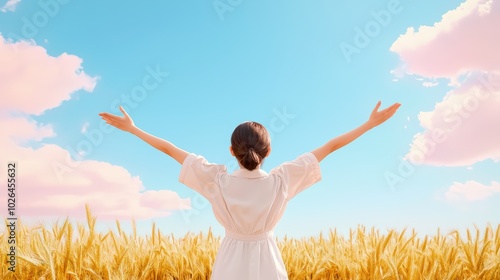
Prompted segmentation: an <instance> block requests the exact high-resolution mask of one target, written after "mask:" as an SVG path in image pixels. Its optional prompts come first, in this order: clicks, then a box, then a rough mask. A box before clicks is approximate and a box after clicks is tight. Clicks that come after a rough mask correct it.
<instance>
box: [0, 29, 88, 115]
mask: <svg viewBox="0 0 500 280" xmlns="http://www.w3.org/2000/svg"><path fill="white" fill-rule="evenodd" d="M81 64H82V59H81V58H79V57H77V56H74V55H69V54H67V53H63V54H61V55H59V56H58V57H52V56H50V55H48V54H47V51H46V50H45V49H44V48H43V47H41V46H36V45H35V44H34V43H33V42H27V41H20V42H15V43H14V42H9V41H7V40H5V39H4V38H3V37H2V36H1V34H0V65H2V67H1V68H0V92H2V95H0V98H1V99H0V109H2V110H5V111H11V112H12V111H19V112H23V113H27V114H34V115H40V114H42V113H43V112H44V111H45V110H48V109H52V108H55V107H57V106H59V105H60V104H61V103H62V102H63V101H64V100H69V99H70V98H71V94H72V93H74V92H75V91H78V90H81V89H83V90H86V91H89V92H90V91H93V89H94V87H95V85H96V80H97V78H95V77H90V76H88V75H87V74H85V72H84V71H83V70H82V66H81Z"/></svg>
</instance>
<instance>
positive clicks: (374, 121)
mask: <svg viewBox="0 0 500 280" xmlns="http://www.w3.org/2000/svg"><path fill="white" fill-rule="evenodd" d="M380 104H381V102H380V101H379V102H378V103H377V105H376V106H375V108H374V109H373V111H372V113H371V115H370V118H369V119H368V121H366V122H365V123H363V124H362V125H360V126H359V127H357V128H355V129H353V130H351V131H349V132H347V133H345V134H343V135H340V136H338V137H336V138H333V139H332V140H330V141H328V142H327V143H326V144H324V145H323V146H321V147H319V148H317V149H315V150H314V151H312V154H313V155H314V156H316V158H317V159H318V161H322V160H323V159H324V158H325V157H326V156H328V155H329V154H331V153H332V152H333V151H335V150H338V149H340V148H342V147H344V146H345V145H347V144H349V143H351V142H352V141H354V140H355V139H356V138H358V137H359V136H361V135H363V134H364V133H365V132H367V131H368V130H370V129H372V128H374V127H376V126H377V125H379V124H381V123H383V122H385V121H386V120H388V119H389V118H390V117H392V115H394V113H396V110H397V109H398V108H399V106H401V104H399V103H394V104H393V105H392V106H390V107H388V108H386V109H384V110H382V111H378V108H379V107H380Z"/></svg>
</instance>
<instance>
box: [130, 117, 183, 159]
mask: <svg viewBox="0 0 500 280" xmlns="http://www.w3.org/2000/svg"><path fill="white" fill-rule="evenodd" d="M130 133H132V134H133V135H135V136H137V137H139V138H140V139H142V140H143V141H144V142H146V143H148V144H149V145H151V146H153V147H154V148H156V149H158V150H160V151H162V152H164V153H165V154H167V155H169V156H171V157H172V158H174V159H175V160H176V161H177V162H179V163H180V164H182V163H183V162H184V159H185V158H186V157H187V156H188V155H189V153H188V152H186V151H184V150H182V149H180V148H178V147H177V146H175V145H174V144H172V143H170V142H169V141H167V140H164V139H162V138H159V137H156V136H154V135H152V134H149V133H147V132H145V131H143V130H142V129H140V128H138V127H136V126H134V127H133V128H132V129H131V130H130Z"/></svg>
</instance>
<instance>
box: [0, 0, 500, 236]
mask: <svg viewBox="0 0 500 280" xmlns="http://www.w3.org/2000/svg"><path fill="white" fill-rule="evenodd" d="M3 2H7V1H3ZM66 2H67V3H66ZM66 2H64V1H61V2H57V1H55V0H53V1H52V2H51V1H47V2H44V1H39V2H35V1H33V2H29V1H21V2H20V3H18V4H17V6H16V7H15V10H14V11H6V12H3V13H0V33H1V34H2V36H3V37H4V38H5V39H12V40H13V41H12V42H18V41H20V40H21V39H28V40H33V41H32V43H33V44H35V45H38V46H41V47H43V48H44V49H46V51H47V54H48V55H49V56H52V57H57V56H59V55H61V54H62V53H68V54H71V55H75V56H77V57H79V58H81V59H82V61H83V62H82V64H81V66H82V67H83V70H84V71H85V73H86V74H87V75H89V76H91V77H95V78H96V83H95V88H94V89H93V90H92V91H91V92H86V91H84V90H77V91H75V92H73V93H71V98H70V99H69V100H64V101H62V102H61V103H60V105H58V106H55V107H52V108H47V110H44V112H43V113H42V114H39V115H36V114H32V115H31V116H30V118H31V119H33V120H34V121H36V122H37V123H39V124H51V126H52V128H53V130H54V132H55V134H56V135H55V136H54V137H50V138H45V139H43V140H41V141H32V142H30V143H29V144H27V145H31V147H33V148H35V149H36V148H37V147H41V146H43V145H45V144H54V145H57V146H60V147H61V148H63V149H66V150H74V151H77V152H78V151H79V147H80V148H81V147H82V146H78V145H79V144H81V143H82V141H84V140H86V139H88V138H86V137H87V136H85V134H86V132H90V131H93V130H94V129H100V125H102V120H101V119H100V118H99V116H98V115H97V114H98V113H99V112H102V111H107V112H111V113H117V114H118V113H119V111H118V107H117V105H118V104H121V105H123V106H124V107H125V108H126V109H127V111H128V112H129V114H130V115H131V117H132V118H133V119H134V121H135V123H136V125H137V126H139V127H140V128H142V129H143V130H146V131H148V132H150V133H152V134H154V135H156V136H159V137H162V138H165V139H167V140H169V141H171V142H173V143H174V144H176V145H178V146H179V147H181V148H183V149H185V150H188V151H190V152H193V153H197V154H201V155H203V156H205V157H206V158H207V159H208V160H209V161H212V162H217V163H223V164H227V165H228V166H229V168H230V169H234V167H235V165H236V162H235V160H234V159H233V158H232V157H231V156H230V154H229V151H228V147H229V138H230V135H231V133H232V130H233V129H234V127H235V126H236V125H237V124H239V123H241V122H243V121H246V120H254V121H258V122H261V123H262V124H264V125H265V126H266V127H267V128H268V129H269V130H270V132H271V133H272V145H273V151H272V154H271V156H270V157H269V158H268V159H267V160H266V161H265V164H264V166H263V169H264V170H266V171H269V170H270V169H271V168H273V167H274V166H276V165H278V164H280V163H281V162H283V161H286V160H291V159H293V158H295V157H296V156H298V155H300V154H301V153H304V152H308V151H311V150H313V149H314V148H316V147H318V146H319V145H322V144H323V143H325V142H326V141H327V140H329V139H330V138H332V137H335V136H337V135H339V134H342V133H344V132H347V131H349V130H351V129H354V128H355V127H357V126H358V125H360V124H362V123H363V122H364V121H365V120H367V118H368V116H369V114H370V112H371V110H372V109H373V107H374V106H375V104H376V102H377V101H378V100H381V101H382V107H386V106H388V105H390V104H392V103H394V102H399V103H401V104H402V106H401V108H400V109H399V111H398V112H397V114H396V115H395V116H394V117H393V118H392V119H390V120H389V121H388V122H387V123H384V124H383V125H381V126H380V127H377V128H376V129H373V130H371V131H369V132H368V133H367V134H365V135H363V136H362V137H361V138H360V139H358V140H356V141H355V142H354V143H352V144H350V145H348V146H347V147H345V148H343V149H341V150H339V151H336V152H334V153H333V154H331V155H330V156H329V157H328V158H326V159H325V160H324V161H323V162H322V163H321V170H322V176H323V178H322V181H321V182H319V183H317V184H316V185H314V186H313V187H311V188H310V189H308V190H306V191H305V192H303V193H301V194H300V195H299V196H298V197H296V198H295V199H294V200H293V201H292V202H291V203H290V204H289V206H288V209H287V211H286V213H285V215H284V217H283V218H282V220H281V222H280V223H279V224H278V226H277V228H276V230H275V232H276V235H277V236H283V235H284V234H285V233H286V234H287V235H289V236H294V237H301V236H309V235H316V234H318V233H319V232H320V231H326V230H328V229H329V228H334V227H336V228H337V229H338V230H339V231H340V232H347V231H348V229H349V228H355V227H356V226H357V225H358V224H362V225H365V226H367V227H371V226H375V227H377V228H380V229H386V228H398V229H401V228H403V227H409V228H416V229H417V230H418V231H419V232H422V233H433V232H435V231H436V229H437V227H441V228H442V229H445V230H447V229H452V228H459V229H462V228H466V227H472V226H473V225H474V224H478V225H480V226H482V225H485V224H486V223H488V222H490V223H493V224H495V223H498V222H499V218H498V217H500V208H498V207H497V206H495V205H498V203H499V202H500V198H499V195H498V193H494V194H493V195H491V196H488V197H487V198H485V199H483V200H480V201H464V200H458V201H448V200H446V199H445V198H444V193H445V192H446V191H447V190H448V188H449V187H450V186H451V185H453V184H454V183H455V182H462V183H463V182H466V181H470V180H473V181H476V182H479V183H482V184H485V185H487V184H490V182H498V181H499V180H500V177H499V172H498V162H496V161H494V160H491V159H487V160H484V161H478V162H475V163H474V164H468V165H461V166H435V165H432V164H422V165H411V166H412V167H413V171H412V172H408V174H401V172H400V171H398V168H399V166H400V165H401V164H402V163H401V162H402V158H403V157H404V156H405V155H406V154H407V153H408V152H409V150H410V145H411V143H412V141H413V139H414V136H415V135H416V134H418V133H420V132H423V131H424V130H425V129H424V128H422V125H421V123H420V122H419V120H418V115H419V113H420V112H427V111H433V110H434V108H435V106H436V104H437V103H438V102H441V101H442V100H443V97H444V96H445V95H446V94H447V92H449V91H450V90H453V87H452V86H451V85H449V84H448V79H446V78H443V77H438V78H433V79H430V80H431V81H432V82H436V81H437V82H439V84H438V85H435V86H432V87H424V86H423V85H422V81H420V80H418V78H419V76H418V75H417V76H415V75H406V76H405V77H398V76H397V75H396V74H395V73H394V72H392V73H391V71H392V70H394V69H397V68H398V67H399V66H400V65H402V64H403V62H402V61H401V60H400V58H399V57H398V54H397V53H395V52H393V51H391V50H390V48H391V46H392V45H393V44H394V42H395V41H396V40H397V39H398V38H399V37H400V36H401V35H403V34H405V33H406V32H407V28H409V27H415V28H418V27H419V26H421V25H429V26H432V25H434V23H436V22H439V21H441V17H442V15H443V14H445V13H446V12H448V11H450V10H453V9H455V8H457V7H458V6H459V5H460V4H461V3H462V2H463V1H399V2H398V1H386V0H385V1H378V0H377V1H354V2H349V1H316V2H298V1H296V2H293V3H290V1H272V2H269V1H233V2H230V1H219V2H217V1H216V2H212V1H202V2H199V1H146V2H141V3H140V4H139V3H138V2H126V3H125V2H120V3H119V4H117V2H116V1H115V2H111V1H66ZM41 3H50V5H49V6H44V5H43V4H41ZM62 3H65V4H62ZM230 3H233V4H234V5H231V4H230ZM225 5H226V6H225ZM391 5H395V6H393V7H398V8H397V10H398V12H397V13H391V12H389V14H390V19H388V21H387V24H386V26H382V25H381V24H380V23H378V25H377V24H376V21H375V18H374V13H375V14H380V13H381V11H382V10H383V11H385V13H387V11H389V10H390V9H389V8H388V7H389V6H391ZM216 7H219V9H224V7H226V8H228V7H230V8H228V10H217V8H216ZM382 13H383V12H382ZM374 23H375V25H377V26H378V27H379V28H378V29H373V30H372V31H373V33H372V35H373V36H371V37H369V42H368V43H366V45H365V46H363V47H359V46H356V34H357V33H356V30H357V29H356V28H360V29H361V30H366V28H367V26H369V25H370V24H372V25H373V24H374ZM463 41H464V43H465V42H466V41H467V38H463ZM343 44H344V46H345V44H349V45H351V46H353V47H356V48H357V50H358V51H357V52H356V53H353V54H352V55H348V56H346V55H345V53H343V51H342V48H341V46H342V45H343ZM153 72H156V74H151V73H153ZM166 73H168V75H167V74H166ZM155 75H156V76H155ZM150 77H151V78H150ZM145 79H148V82H150V84H149V85H151V84H154V85H153V86H151V87H150V89H146V90H145V91H144V92H142V93H141V94H142V95H141V97H140V98H138V97H135V98H134V95H133V94H134V93H136V94H138V92H139V88H140V87H141V86H142V88H143V89H144V85H145V84H144V80H145ZM426 79H427V78H426ZM44 94H47V95H50V93H49V92H47V93H44ZM127 98H128V99H129V101H126V99H127ZM127 102H128V103H127ZM83 127H85V129H83ZM82 129H83V130H82ZM82 131H85V132H82ZM94 131H95V130H94ZM73 156H74V155H73ZM74 159H76V157H74ZM79 160H86V161H100V162H107V163H110V164H111V165H116V166H121V167H123V168H125V169H126V170H127V171H128V172H129V173H130V174H131V176H138V177H139V178H140V180H141V182H142V185H143V186H144V188H145V189H146V190H165V189H167V190H171V191H174V192H176V193H178V195H179V197H181V198H190V199H191V204H192V207H193V209H192V210H178V211H172V212H171V215H170V216H167V217H155V218H148V219H142V220H139V221H137V222H138V225H139V230H140V232H143V233H149V232H150V227H151V223H152V221H154V222H156V223H157V225H158V226H159V227H160V228H161V230H162V231H163V232H164V233H173V234H175V235H179V236H181V235H183V234H185V233H187V232H188V231H194V232H199V231H206V230H207V229H208V228H209V227H212V229H213V230H214V231H215V232H216V233H218V234H222V233H223V228H222V227H221V226H220V225H218V224H217V222H216V220H215V218H214V216H213V214H212V212H211V209H210V207H209V206H208V205H207V202H206V201H205V200H204V199H203V198H201V197H200V196H199V195H197V194H195V193H194V192H193V191H192V190H190V189H189V188H187V187H185V186H183V185H182V184H180V183H179V182H178V174H179V171H180V165H179V164H177V162H175V161H174V160H173V159H171V158H169V157H168V156H166V155H164V154H162V153H160V152H158V151H157V150H154V149H153V148H152V147H149V146H148V145H147V144H145V143H143V142H141V140H139V139H138V138H135V137H133V136H132V135H130V134H127V133H124V132H121V131H117V130H112V131H110V132H107V133H103V137H102V139H101V141H98V143H97V144H94V145H92V146H91V150H87V151H86V153H85V154H82V155H81V157H80V158H79ZM20 165H21V168H22V162H20ZM406 166H408V165H406ZM21 170H22V169H21ZM388 173H391V174H395V175H398V176H400V178H402V179H403V180H402V181H399V182H398V183H397V184H395V185H391V184H390V183H389V182H388V181H387V176H388V175H387V174H388ZM20 174H21V175H20V176H22V173H20ZM21 178H22V177H21ZM21 187H22V185H21ZM28 195H29V194H28ZM105 199H106V200H109V201H112V200H113V197H107V198H105ZM20 201H21V203H22V197H21V199H20ZM101 203H102V202H101ZM30 218H33V216H30ZM38 218H44V217H43V216H42V217H38ZM123 223H125V224H127V223H128V220H127V219H124V220H123ZM108 226H113V224H109V225H108V224H106V223H105V222H104V221H103V222H102V224H101V228H102V229H106V228H107V227H108Z"/></svg>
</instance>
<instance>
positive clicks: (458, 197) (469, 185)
mask: <svg viewBox="0 0 500 280" xmlns="http://www.w3.org/2000/svg"><path fill="white" fill-rule="evenodd" d="M495 194H500V182H491V185H490V186H487V185H483V184H481V183H478V182H475V181H467V182H465V183H454V184H453V185H452V186H451V187H450V188H449V189H448V190H447V191H446V193H445V194H444V198H445V199H446V200H447V201H450V202H457V201H480V200H484V199H487V198H488V197H491V196H493V195H495Z"/></svg>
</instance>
